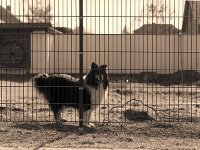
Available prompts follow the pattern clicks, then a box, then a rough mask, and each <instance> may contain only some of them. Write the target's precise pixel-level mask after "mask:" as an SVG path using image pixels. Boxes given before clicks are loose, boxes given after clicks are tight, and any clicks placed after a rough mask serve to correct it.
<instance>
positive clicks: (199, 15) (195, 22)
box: [182, 1, 200, 35]
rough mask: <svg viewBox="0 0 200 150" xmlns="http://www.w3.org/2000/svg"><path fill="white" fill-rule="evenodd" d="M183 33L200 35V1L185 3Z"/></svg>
mask: <svg viewBox="0 0 200 150" xmlns="http://www.w3.org/2000/svg"><path fill="white" fill-rule="evenodd" d="M182 33H183V34H193V35H196V34H200V1H186V2H185V8H184V15H183V25H182Z"/></svg>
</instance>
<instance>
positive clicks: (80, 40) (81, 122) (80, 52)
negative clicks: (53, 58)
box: [79, 0, 84, 127]
mask: <svg viewBox="0 0 200 150" xmlns="http://www.w3.org/2000/svg"><path fill="white" fill-rule="evenodd" d="M79 49H80V51H79V68H80V70H79V74H80V76H79V80H80V85H79V127H83V90H84V81H83V0H79Z"/></svg>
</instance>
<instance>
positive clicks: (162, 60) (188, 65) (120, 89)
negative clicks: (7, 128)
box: [0, 0, 200, 123]
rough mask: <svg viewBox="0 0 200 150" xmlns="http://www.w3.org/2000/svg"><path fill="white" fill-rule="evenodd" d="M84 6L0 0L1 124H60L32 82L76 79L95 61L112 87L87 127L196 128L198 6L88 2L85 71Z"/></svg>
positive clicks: (66, 113)
mask: <svg viewBox="0 0 200 150" xmlns="http://www.w3.org/2000/svg"><path fill="white" fill-rule="evenodd" d="M79 4H80V2H79V1H78V0H0V9H1V10H0V17H1V18H0V20H1V23H0V39H1V40H0V121H7V122H9V121H39V122H42V121H43V122H53V121H55V119H54V115H53V113H52V111H51V109H50V106H49V105H48V102H47V101H46V98H45V97H44V96H42V95H41V94H39V93H38V91H37V90H36V89H35V88H34V82H33V80H32V79H33V77H34V76H36V75H37V74H40V73H47V74H49V75H55V76H59V75H63V74H64V75H65V74H68V75H71V76H72V77H74V78H77V79H78V78H79V77H80V74H79V71H80V69H81V71H82V72H83V74H84V75H85V74H87V73H88V72H89V71H90V68H91V64H92V62H95V63H96V64H98V65H103V64H106V65H107V66H108V68H107V74H108V79H109V87H108V89H107V90H106V91H105V95H104V97H103V102H102V103H101V104H99V103H96V102H95V103H93V104H92V105H95V107H94V108H95V109H94V110H93V113H92V119H91V120H90V122H93V123H131V122H136V121H158V122H159V121H166V122H196V121H199V117H200V103H199V97H200V90H199V79H200V74H199V70H200V68H199V59H198V58H199V49H198V47H199V42H198V40H199V33H200V32H199V31H200V28H199V27H200V25H199V23H200V22H199V14H200V12H199V11H200V2H199V1H184V0H178V1H177V0H171V1H170V0H134V1H132V0H84V1H83V53H82V54H83V64H82V63H81V60H80V59H79V56H80V53H79V51H80V47H79V46H80V45H79V42H80V31H81V29H80V26H79V25H80V24H79V23H80V22H79V21H80V16H79V10H80V9H79V8H80V5H79ZM81 19H82V18H81ZM80 65H82V68H80ZM81 77H83V76H82V75H81ZM83 79H84V87H87V85H86V84H85V78H84V77H83ZM62 86H63V85H62ZM62 86H61V85H60V86H59V85H58V87H59V88H62ZM67 86H68V85H66V87H67ZM46 88H48V87H46ZM59 88H58V89H59ZM96 93H98V91H96ZM49 94H52V93H49ZM61 96H62V95H60V96H58V97H61ZM96 97H97V96H96ZM61 114H62V116H63V118H64V119H65V120H67V122H78V121H79V117H78V115H79V112H78V110H76V109H73V108H71V107H70V108H66V109H63V110H62V112H61Z"/></svg>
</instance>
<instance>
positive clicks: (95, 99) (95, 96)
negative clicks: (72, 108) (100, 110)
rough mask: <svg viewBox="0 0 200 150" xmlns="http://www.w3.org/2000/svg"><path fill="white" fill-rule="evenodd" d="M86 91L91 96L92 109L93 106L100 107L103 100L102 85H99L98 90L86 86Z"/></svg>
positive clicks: (103, 91) (103, 90)
mask: <svg viewBox="0 0 200 150" xmlns="http://www.w3.org/2000/svg"><path fill="white" fill-rule="evenodd" d="M87 88H88V90H89V91H90V94H91V103H92V107H96V106H95V105H98V106H99V105H100V104H101V103H102V102H103V100H104V98H105V89H104V88H103V84H102V83H101V84H100V86H99V87H98V88H95V87H91V86H87Z"/></svg>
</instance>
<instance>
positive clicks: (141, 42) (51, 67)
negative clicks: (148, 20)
mask: <svg viewBox="0 0 200 150" xmlns="http://www.w3.org/2000/svg"><path fill="white" fill-rule="evenodd" d="M199 38H200V37H199V36H187V35H181V36H180V35H176V36H174V35H171V36H169V35H167V36H165V35H159V36H158V35H157V36H156V35H153V36H152V35H149V36H147V35H145V36H143V35H84V73H86V72H87V70H88V69H90V64H91V63H92V62H96V63H97V64H107V65H108V67H109V73H139V72H146V71H150V72H152V71H153V72H157V73H173V72H176V71H177V70H191V69H192V70H200V59H198V58H200V57H199V55H200V54H199V52H200V49H199V47H200V46H199V42H198V41H199ZM31 54H32V59H31V62H32V63H31V64H32V65H31V69H30V72H31V73H41V72H48V73H78V72H79V36H78V35H49V34H38V33H37V34H35V33H33V34H32V49H31Z"/></svg>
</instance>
